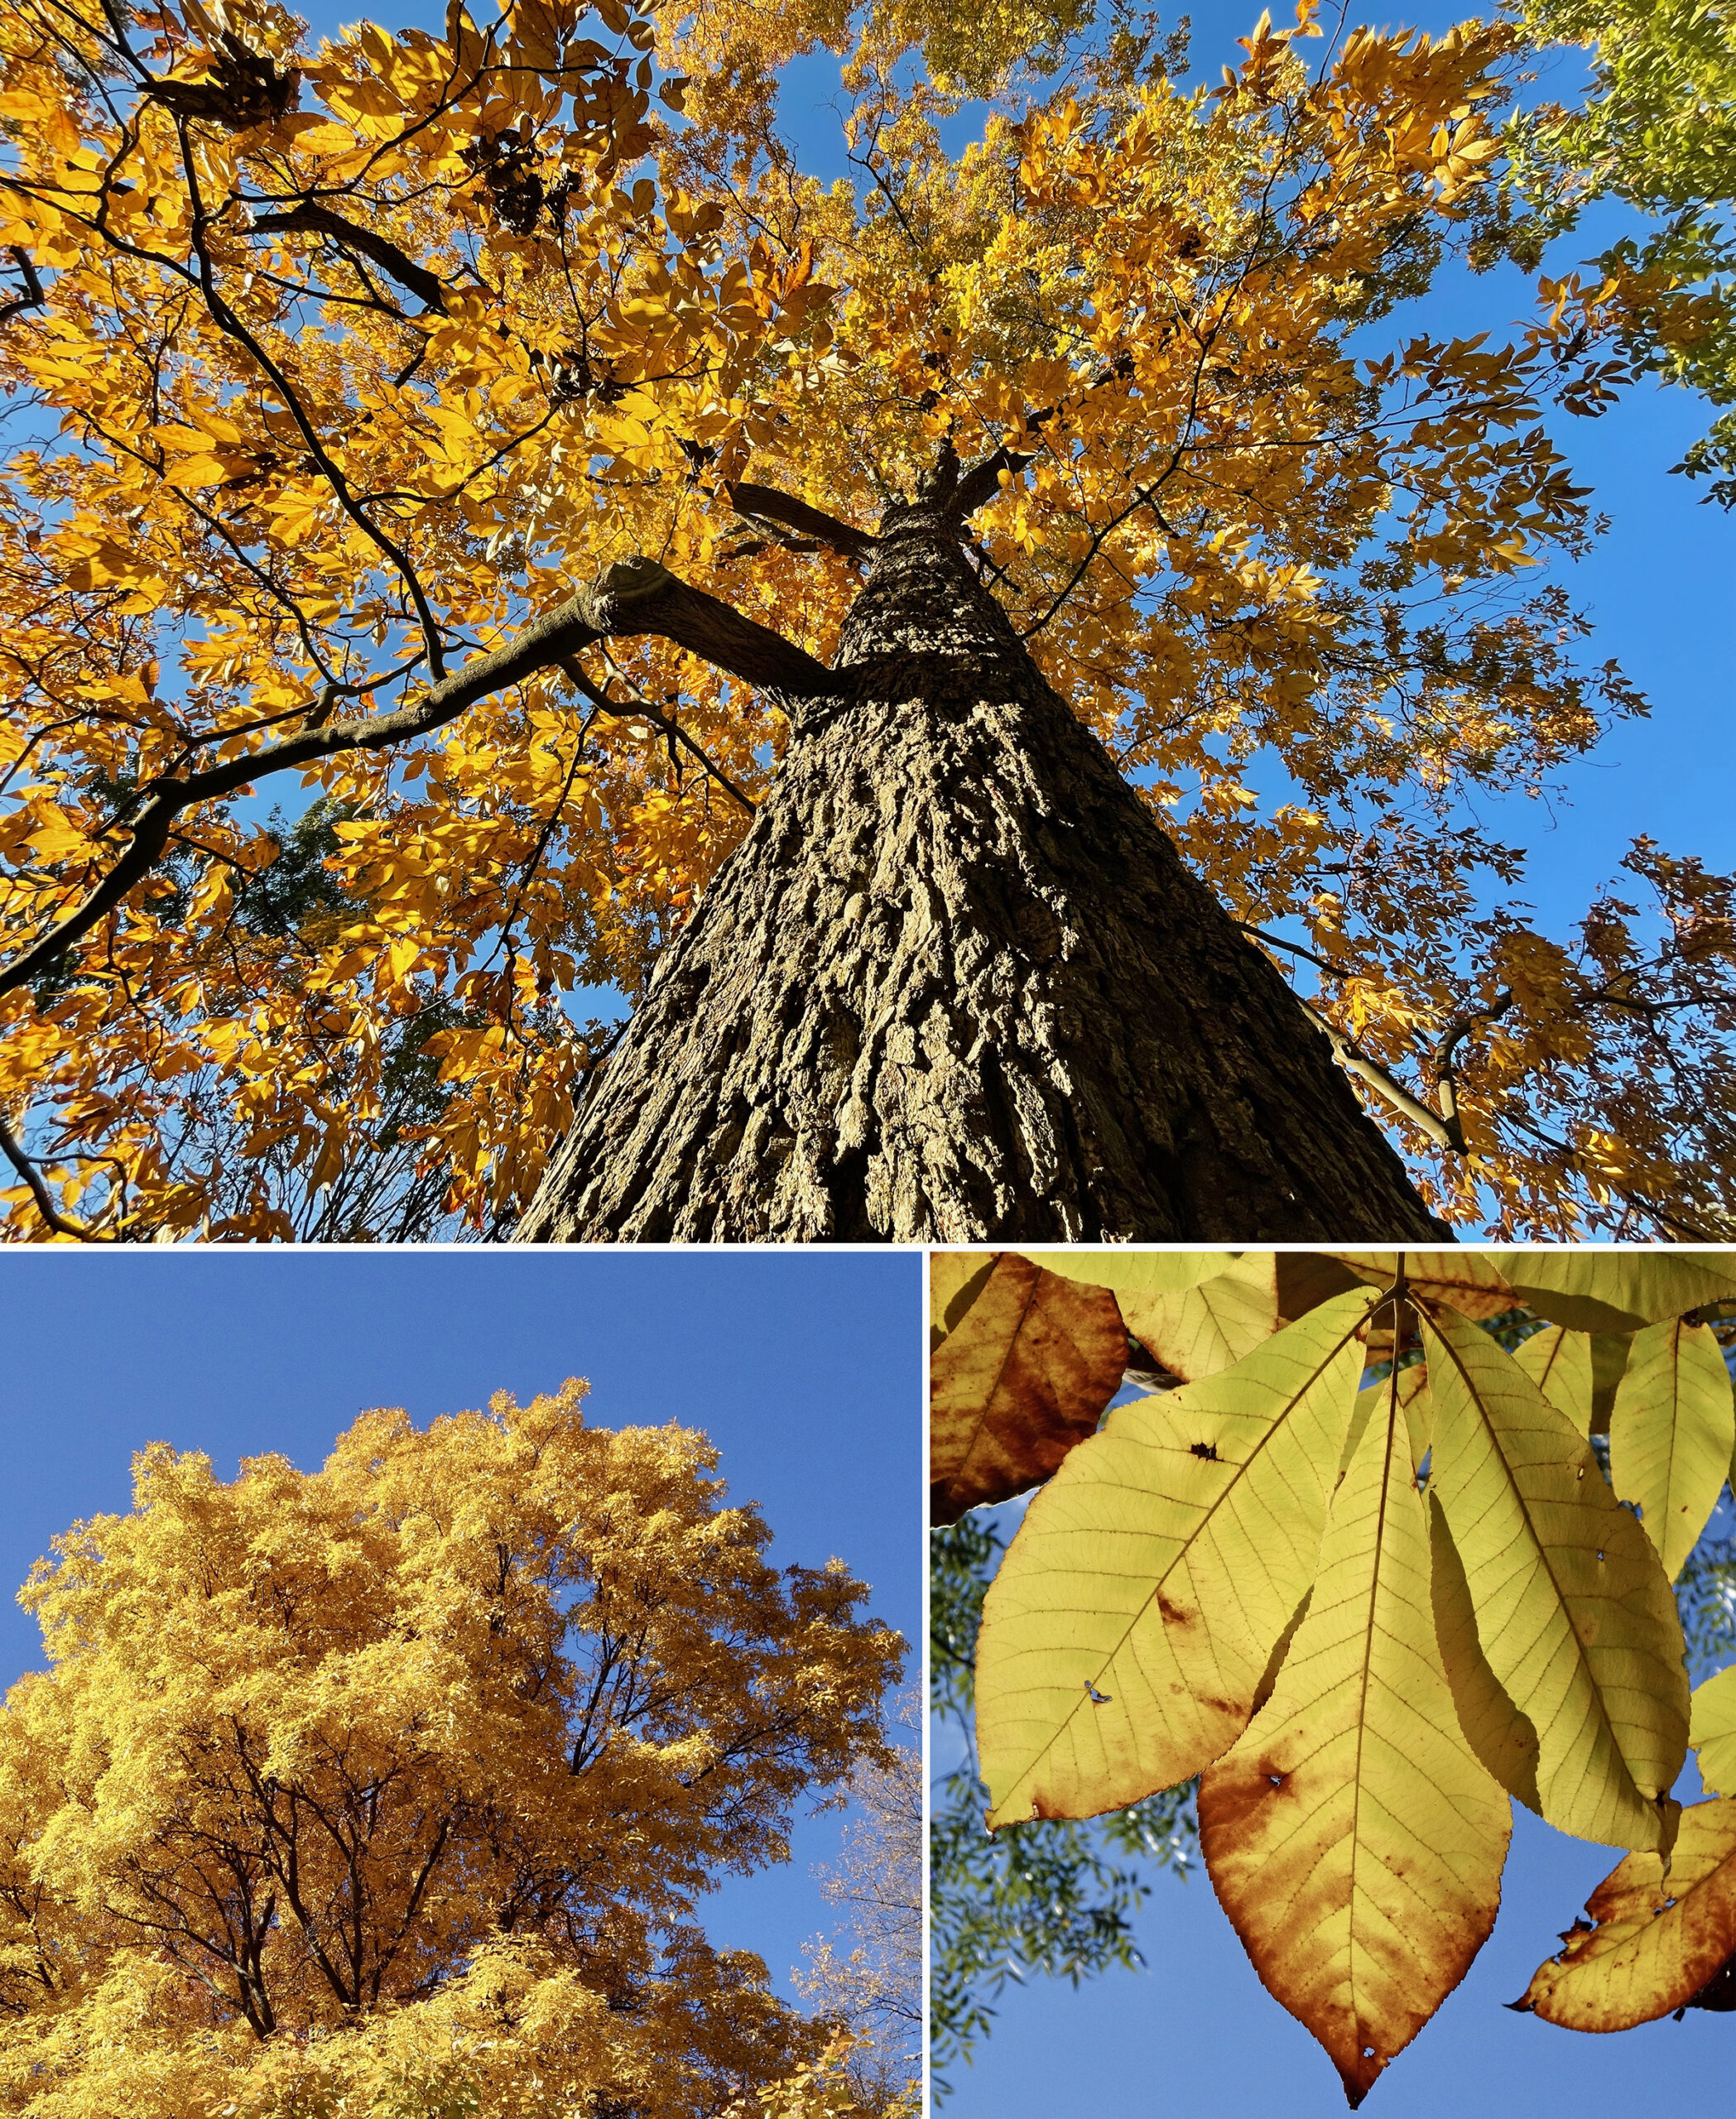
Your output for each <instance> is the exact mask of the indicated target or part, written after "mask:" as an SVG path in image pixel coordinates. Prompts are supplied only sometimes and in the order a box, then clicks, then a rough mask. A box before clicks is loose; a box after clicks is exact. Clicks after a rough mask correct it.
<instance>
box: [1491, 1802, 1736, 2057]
mask: <svg viewBox="0 0 1736 2119" xmlns="http://www.w3.org/2000/svg"><path fill="white" fill-rule="evenodd" d="M1585 1910H1586V1912H1587V1913H1588V1914H1589V1915H1590V1920H1589V1922H1588V1921H1585V1920H1576V1921H1575V1923H1574V1924H1573V1926H1572V1928H1571V1929H1569V1931H1568V1933H1567V1934H1566V1935H1565V1937H1564V1938H1563V1939H1564V1941H1565V1944H1566V1948H1565V1949H1564V1950H1563V1951H1562V1952H1561V1953H1560V1955H1559V1956H1558V1957H1553V1958H1550V1959H1549V1960H1548V1961H1547V1962H1546V1963H1543V1964H1540V1965H1539V1966H1538V1967H1537V1969H1536V1972H1534V1973H1533V1974H1532V1982H1531V1984H1530V1986H1529V1987H1527V1988H1526V1990H1525V1992H1524V1993H1523V1994H1522V1996H1520V1998H1519V1999H1518V2000H1517V2001H1515V2002H1513V2003H1512V2006H1513V2007H1514V2008H1516V2009H1528V2010H1530V2011H1532V2013H1533V2014H1535V2015H1536V2016H1541V2017H1542V2018H1543V2020H1544V2021H1545V2022H1546V2023H1555V2024H1560V2025H1565V2028H1566V2029H1568V2030H1629V2029H1631V2027H1632V2026H1633V2025H1635V2024H1641V2023H1650V2022H1652V2020H1653V2019H1654V2018H1656V2017H1658V2016H1668V2015H1669V2014H1670V2012H1671V2011H1672V2010H1674V2009H1680V2008H1683V2007H1686V2006H1687V2005H1688V2004H1689V2003H1690V2001H1692V2000H1693V1999H1694V1997H1695V1995H1696V1994H1698V1993H1699V1992H1700V1989H1701V1988H1702V1987H1705V1985H1706V1983H1707V1982H1708V1981H1709V1980H1710V1979H1712V1978H1714V1977H1716V1976H1717V1974H1718V1973H1719V1972H1721V1971H1722V1970H1723V1968H1724V1966H1725V1965H1726V1964H1728V1963H1729V1960H1730V1958H1731V1957H1732V1956H1733V1955H1736V1802H1732V1801H1729V1800H1728V1799H1719V1800H1716V1801H1713V1802H1710V1803H1695V1804H1691V1805H1690V1807H1689V1808H1688V1809H1686V1810H1684V1811H1683V1812H1682V1816H1681V1831H1680V1833H1678V1834H1677V1836H1676V1846H1675V1849H1674V1852H1672V1853H1671V1857H1670V1866H1669V1869H1668V1871H1667V1872H1666V1870H1665V1868H1664V1865H1663V1862H1662V1861H1661V1858H1660V1857H1658V1856H1657V1854H1654V1853H1633V1854H1630V1855H1629V1856H1628V1858H1627V1860H1626V1861H1625V1862H1621V1863H1619V1864H1618V1867H1616V1868H1614V1869H1613V1870H1612V1871H1611V1872H1610V1873H1609V1876H1605V1877H1604V1881H1603V1882H1602V1883H1600V1884H1599V1886H1598V1887H1597V1889H1596V1890H1595V1891H1594V1892H1593V1893H1592V1895H1591V1896H1590V1898H1589V1899H1588V1900H1587V1901H1586V1904H1585Z"/></svg>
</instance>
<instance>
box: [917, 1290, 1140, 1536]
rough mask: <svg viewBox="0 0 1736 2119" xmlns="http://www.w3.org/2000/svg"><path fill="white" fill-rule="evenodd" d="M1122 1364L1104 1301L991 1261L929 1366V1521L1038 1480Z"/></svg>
mask: <svg viewBox="0 0 1736 2119" xmlns="http://www.w3.org/2000/svg"><path fill="white" fill-rule="evenodd" d="M1127 1359H1128V1335H1127V1329H1126V1327H1125V1326H1124V1325H1123V1324H1122V1321H1121V1314H1120V1312H1119V1311H1118V1309H1116V1307H1115V1298H1114V1297H1113V1295H1108V1294H1106V1293H1105V1292H1104V1290H1102V1289H1100V1288H1089V1287H1083V1286H1081V1285H1080V1284H1079V1283H1078V1282H1077V1281H1064V1280H1062V1279H1060V1277H1059V1276H1057V1275H1056V1274H1054V1273H1046V1272H1044V1271H1041V1269H1040V1268H1039V1267H1037V1266H1033V1265H1032V1264H1031V1263H1030V1262H1029V1261H1028V1260H1026V1259H1023V1258H1021V1257H1018V1256H1017V1253H1015V1252H1011V1251H1006V1252H1002V1253H1001V1254H1000V1256H999V1257H998V1258H996V1259H995V1261H994V1262H993V1266H992V1267H991V1269H990V1271H989V1272H988V1275H987V1276H986V1278H985V1279H984V1281H983V1285H982V1287H981V1289H980V1290H979V1293H978V1294H977V1295H976V1297H975V1299H974V1301H972V1302H971V1303H970V1304H969V1306H968V1308H966V1309H964V1311H963V1313H962V1314H960V1315H959V1319H958V1320H957V1322H956V1324H955V1325H954V1328H953V1329H952V1330H951V1331H950V1332H949V1333H947V1335H946V1337H945V1338H944V1339H943V1340H942V1341H941V1342H940V1345H939V1346H938V1347H936V1348H935V1350H934V1352H933V1353H932V1355H931V1357H930V1361H929V1401H930V1405H929V1480H930V1509H931V1516H932V1519H933V1521H935V1522H936V1523H955V1522H956V1521H958V1519H959V1516H962V1515H963V1514H964V1511H965V1510H966V1509H967V1508H979V1507H982V1506H985V1505H986V1504H987V1503H988V1502H997V1501H1005V1500H1007V1499H1008V1498H1009V1497H1011V1496H1012V1495H1013V1494H1016V1493H1022V1492H1024V1491H1025V1489H1026V1488H1027V1487H1032V1486H1035V1485H1036V1483H1037V1482H1038V1481H1039V1480H1041V1479H1046V1478H1048V1476H1049V1474H1050V1473H1051V1472H1052V1471H1054V1469H1055V1468H1056V1465H1057V1464H1059V1463H1060V1461H1061V1459H1062V1458H1064V1457H1065V1455H1066V1454H1067V1452H1068V1451H1069V1450H1070V1449H1072V1448H1073V1446H1074V1445H1075V1443H1079V1442H1082V1441H1083V1440H1084V1438H1085V1437H1086V1436H1087V1435H1089V1434H1092V1433H1093V1432H1094V1430H1095V1429H1096V1426H1097V1423H1098V1420H1099V1418H1100V1417H1101V1415H1102V1413H1103V1409H1104V1406H1105V1405H1108V1402H1109V1401H1110V1399H1111V1398H1113V1396H1114V1395H1115V1392H1116V1390H1117V1388H1118V1386H1119V1384H1120V1382H1121V1379H1122V1376H1123V1372H1125V1370H1126V1367H1127Z"/></svg>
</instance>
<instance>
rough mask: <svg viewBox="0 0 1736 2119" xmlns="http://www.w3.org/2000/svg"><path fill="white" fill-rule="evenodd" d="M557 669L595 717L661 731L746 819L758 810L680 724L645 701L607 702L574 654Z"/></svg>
mask: <svg viewBox="0 0 1736 2119" xmlns="http://www.w3.org/2000/svg"><path fill="white" fill-rule="evenodd" d="M560 667H561V669H562V670H564V671H565V674H566V675H567V677H568V678H569V679H570V681H571V683H572V685H573V687H574V689H575V690H577V691H579V692H582V693H583V694H584V697H585V698H586V699H589V701H590V703H591V704H592V705H593V706H594V707H595V708H596V709H597V711H598V713H599V714H608V716H609V717H610V718H611V719H612V720H616V721H648V722H649V723H651V725H652V728H661V730H662V732H663V733H664V734H665V735H666V736H668V737H671V738H673V739H674V740H675V741H676V742H678V743H679V744H680V746H681V747H682V748H683V749H684V750H686V751H690V752H692V753H693V755H694V757H696V758H697V759H698V760H699V762H700V769H701V770H702V771H704V774H705V776H706V777H707V778H708V779H710V780H714V781H716V782H717V784H718V786H719V787H721V788H722V789H723V790H724V793H725V794H726V795H729V796H730V797H731V798H732V799H733V800H735V801H736V802H738V803H739V804H740V805H741V806H742V808H743V809H744V810H746V811H747V812H748V815H749V816H750V817H751V816H752V815H753V813H754V811H755V810H757V808H758V806H759V805H758V804H757V802H755V801H754V800H753V799H752V797H751V796H749V795H744V794H743V792H742V790H741V789H740V788H739V787H738V786H736V784H735V782H734V781H733V780H732V779H731V778H730V777H729V774H728V773H727V772H725V771H724V768H723V767H722V766H720V765H719V764H718V763H717V762H715V760H714V759H713V758H712V757H710V756H709V754H708V752H706V751H705V750H704V748H703V747H702V746H701V745H700V744H698V743H696V742H695V741H694V739H693V738H692V737H691V736H690V735H689V734H688V733H687V731H686V730H685V728H683V727H682V726H681V724H680V722H679V721H677V720H676V719H675V718H674V717H673V716H672V715H670V714H660V713H659V712H658V711H657V709H656V707H654V706H653V705H652V704H651V703H650V702H649V700H647V699H611V698H610V697H609V695H608V693H607V692H606V691H604V690H602V689H601V688H600V686H599V685H594V684H593V683H592V682H591V680H590V679H589V677H588V676H586V675H585V674H584V668H583V666H582V665H581V664H580V662H579V658H578V656H576V655H564V656H562V657H561V658H560Z"/></svg>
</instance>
